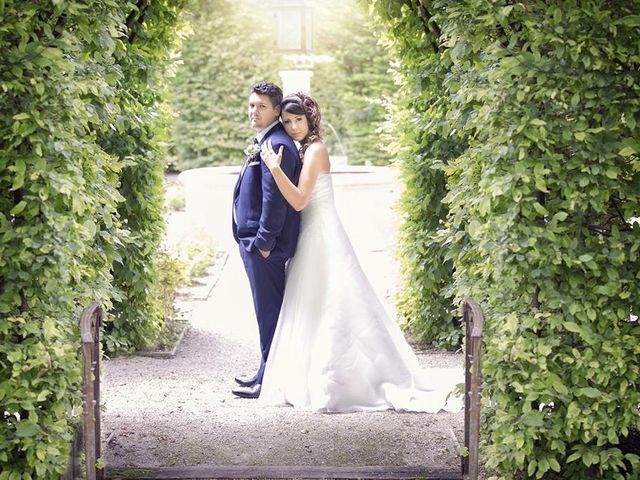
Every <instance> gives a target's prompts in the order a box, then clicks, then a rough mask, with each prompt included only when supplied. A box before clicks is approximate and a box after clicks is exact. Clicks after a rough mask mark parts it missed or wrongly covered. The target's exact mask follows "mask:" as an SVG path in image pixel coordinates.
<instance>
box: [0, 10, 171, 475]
mask: <svg viewBox="0 0 640 480" xmlns="http://www.w3.org/2000/svg"><path fill="white" fill-rule="evenodd" d="M147 3H148V2H146V1H140V2H139V4H140V5H136V3H135V2H122V1H116V0H92V1H67V2H58V1H35V0H5V1H3V2H0V65H2V68H1V69H0V104H1V105H2V112H1V113H0V145H1V147H0V238H1V239H2V240H1V241H0V418H1V420H0V479H2V480H5V479H36V478H37V479H53V478H57V477H58V475H59V474H60V473H61V472H62V471H63V470H64V469H65V466H66V462H67V456H68V449H69V446H70V441H71V438H72V430H73V428H72V424H73V422H74V420H77V419H78V416H79V414H80V412H79V404H80V394H79V390H80V381H81V371H80V361H79V347H80V339H79V332H78V327H77V322H78V319H79V315H80V312H81V311H82V309H83V308H84V307H85V306H86V305H88V304H89V303H90V302H91V301H94V300H97V301H99V302H101V303H102V304H103V305H105V306H106V307H110V306H111V299H112V298H114V296H115V293H114V290H113V286H112V282H113V277H112V273H111V272H112V265H113V263H114V262H116V263H124V260H123V257H124V256H125V255H129V253H128V250H127V249H126V248H122V245H123V244H126V245H131V242H132V239H133V241H134V242H138V244H140V242H139V240H138V239H137V238H136V236H137V235H142V234H140V233H139V232H145V231H147V230H149V229H151V230H153V228H156V227H152V228H150V227H149V226H148V225H149V224H148V223H145V221H141V222H140V225H143V226H139V224H136V223H135V220H136V216H141V215H142V216H144V215H147V213H146V210H143V209H141V208H140V206H137V205H130V208H131V212H132V213H131V214H130V215H127V214H126V213H127V212H124V209H123V208H121V211H120V212H118V207H119V205H120V204H121V202H122V201H123V199H124V198H123V196H122V193H123V194H124V195H126V196H127V197H128V203H134V202H136V201H138V199H139V198H142V197H143V196H145V195H148V196H147V197H145V202H151V203H153V202H154V201H157V200H154V199H153V198H152V199H151V200H149V197H154V196H155V198H157V193H155V192H157V191H158V187H157V185H158V184H157V181H156V183H155V184H153V181H155V180H156V179H157V174H155V173H153V172H156V171H157V167H156V166H155V164H157V163H158V162H160V164H162V161H161V160H159V159H157V158H155V159H154V158H153V157H152V156H151V155H150V154H149V152H150V150H152V149H151V148H149V147H147V145H148V144H149V142H150V141H149V140H148V139H147V138H146V137H145V135H146V132H148V131H149V128H150V127H148V126H147V124H148V122H149V121H150V117H151V112H148V111H147V110H146V108H145V107H146V106H148V105H149V103H150V102H151V101H153V96H152V95H150V94H147V93H146V92H148V91H150V88H151V87H146V88H145V86H144V85H145V84H144V81H147V82H150V81H151V80H152V77H151V76H150V75H148V72H147V73H146V74H138V73H136V74H135V75H133V74H129V71H127V69H126V68H125V66H126V65H127V64H128V63H129V62H130V61H136V62H137V64H136V68H138V69H143V63H144V62H145V61H146V62H149V63H151V62H155V61H157V59H158V58H160V57H161V56H162V55H164V52H162V55H158V54H151V53H150V52H149V50H152V49H154V50H156V51H161V50H163V49H166V46H163V45H162V44H161V43H158V44H155V45H153V42H151V41H148V43H146V44H145V45H144V46H143V47H141V51H143V53H144V52H145V49H146V50H147V52H146V53H144V55H142V54H137V55H133V54H132V53H131V49H128V48H127V45H126V42H129V44H131V43H132V42H131V38H132V32H133V28H134V25H132V24H131V23H130V22H131V19H132V18H135V19H136V22H137V25H139V27H136V28H139V29H143V28H146V27H143V26H142V25H143V23H144V20H140V21H138V20H139V18H140V17H139V16H138V15H137V13H138V12H141V11H142V8H141V7H142V6H144V5H146V4H147ZM153 5H154V7H153V12H154V13H153V15H152V16H153V17H154V18H162V19H163V20H162V23H163V25H164V30H163V31H162V32H160V31H158V30H155V31H154V32H153V33H152V34H151V33H150V34H149V35H155V37H156V38H157V39H158V40H159V41H165V40H166V39H168V38H169V37H170V35H169V32H170V31H172V29H173V28H175V25H174V23H175V15H176V12H177V10H176V8H178V7H179V5H180V4H179V3H177V2H172V1H163V2H153ZM132 12H135V13H133V14H132ZM131 15H133V16H131ZM159 23H161V22H160V21H158V24H159ZM138 35H142V33H138ZM165 43H166V42H165ZM151 45H153V46H151ZM129 55H131V56H129ZM145 75H148V76H147V77H146V78H145ZM125 79H128V80H129V81H131V79H135V80H136V82H135V84H132V85H130V86H132V87H134V88H136V89H137V90H136V91H135V92H129V94H130V99H129V100H124V99H125V98H126V93H127V92H126V88H127V85H126V84H124V83H123V82H124V81H125ZM143 79H144V80H143ZM136 95H137V96H136ZM131 98H134V99H135V101H134V100H131ZM136 109H137V111H136ZM135 114H138V116H137V117H136V116H134V115H135ZM132 120H135V122H136V123H137V125H136V127H135V128H136V129H137V130H136V131H134V130H133V128H134V127H130V126H129V125H128V124H127V122H131V123H133V122H132ZM114 131H117V132H118V133H119V134H113V133H111V132H114ZM138 132H145V133H142V134H139V133H138ZM126 133H128V134H130V135H129V136H127V135H126ZM120 134H121V135H120ZM118 142H123V143H128V145H127V146H125V147H123V146H122V145H120V144H118ZM134 144H135V148H132V147H131V145H134ZM124 152H126V153H124ZM140 152H142V153H140ZM143 159H144V160H146V161H147V162H148V164H147V165H146V166H145V164H144V163H143V162H142V160H143ZM151 164H153V165H151ZM135 168H139V171H144V173H127V172H128V171H131V169H135ZM123 172H124V173H123ZM148 172H151V173H148ZM154 175H156V177H154ZM152 180H153V181H152ZM154 185H155V186H154ZM119 186H120V187H121V190H122V193H121V192H119V191H118V187H119ZM149 189H155V190H154V192H152V193H148V192H149ZM129 192H136V194H135V195H132V196H130V197H129ZM146 205H147V203H145V204H142V205H141V207H143V208H144V207H145V206H146ZM151 213H152V214H151V215H149V218H150V219H151V220H150V221H151V222H153V223H154V224H157V223H159V222H160V219H159V216H158V215H156V214H154V212H153V211H152V212H151ZM123 217H124V221H122V220H121V218H123ZM144 225H146V226H144ZM149 237H150V240H148V241H147V239H146V238H145V243H144V245H143V248H144V250H145V251H144V255H146V256H148V255H149V253H150V251H151V250H152V249H153V248H154V247H153V242H154V241H156V240H157V234H152V235H149ZM127 248H128V247H127ZM145 258H147V257H145ZM135 269H137V270H138V272H139V274H138V275H136V274H132V275H131V276H130V279H129V283H126V284H125V282H123V281H121V282H120V285H121V286H122V289H121V291H122V292H125V291H127V292H128V289H129V288H130V287H132V288H138V285H137V284H136V282H137V281H139V279H140V278H142V279H144V281H145V282H146V285H147V286H148V285H149V284H150V280H148V278H149V277H148V276H147V264H143V263H142V262H140V263H138V264H136V265H134V266H133V267H130V271H134V270H135ZM134 306H135V304H134ZM121 308H122V309H124V308H126V307H125V306H122V307H121Z"/></svg>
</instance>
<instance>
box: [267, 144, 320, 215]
mask: <svg viewBox="0 0 640 480" xmlns="http://www.w3.org/2000/svg"><path fill="white" fill-rule="evenodd" d="M262 159H263V160H264V162H265V164H266V165H267V167H269V170H270V171H271V175H273V179H274V180H275V181H276V185H278V189H279V190H280V193H282V196H283V197H284V198H285V200H286V201H287V202H288V203H289V205H291V206H292V207H293V208H294V209H295V210H297V211H298V212H299V211H300V210H302V209H303V208H304V207H306V206H307V204H308V203H309V199H310V198H311V193H312V192H313V187H314V186H315V184H316V180H317V178H318V175H320V174H321V173H328V172H329V153H328V152H327V149H326V148H325V146H324V145H323V144H322V143H320V142H315V143H312V144H311V145H309V148H307V151H306V152H305V154H304V163H303V164H302V171H301V172H300V179H299V180H298V185H297V186H296V185H294V184H293V183H292V182H291V180H289V177H287V176H286V175H285V173H284V172H283V171H282V169H281V168H280V159H281V152H278V153H275V152H273V150H271V149H270V147H266V148H265V149H264V150H263V153H262Z"/></svg>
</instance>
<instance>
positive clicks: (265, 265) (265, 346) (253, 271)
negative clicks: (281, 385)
mask: <svg viewBox="0 0 640 480" xmlns="http://www.w3.org/2000/svg"><path fill="white" fill-rule="evenodd" d="M240 256H241V257H242V261H243V263H244V268H245V271H246V272H247V276H248V277H249V284H250V285H251V294H252V296H253V307H254V309H255V312H256V320H257V321H258V330H259V332H260V351H261V354H262V358H261V361H260V367H259V369H258V373H257V374H256V382H257V383H262V377H263V375H264V368H265V365H266V362H267V358H268V356H269V350H270V348H271V341H272V340H273V334H274V333H275V331H276V325H277V323H278V317H279V316H280V307H281V306H282V298H283V297H284V277H285V264H286V262H287V258H286V257H285V256H284V255H282V254H280V253H279V252H278V249H277V248H276V249H275V250H274V251H273V252H271V255H269V257H267V258H264V257H263V256H262V254H261V253H260V251H259V250H258V249H255V248H254V249H253V250H252V251H251V252H247V250H246V249H245V248H244V247H243V246H242V245H240Z"/></svg>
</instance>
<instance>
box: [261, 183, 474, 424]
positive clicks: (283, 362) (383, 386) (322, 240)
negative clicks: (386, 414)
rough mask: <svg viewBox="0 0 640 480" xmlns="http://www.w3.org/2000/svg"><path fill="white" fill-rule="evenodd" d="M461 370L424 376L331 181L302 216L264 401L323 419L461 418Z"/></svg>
mask: <svg viewBox="0 0 640 480" xmlns="http://www.w3.org/2000/svg"><path fill="white" fill-rule="evenodd" d="M462 382H463V376H462V369H461V368H459V369H421V368H420V367H419V365H418V361H417V358H416V356H415V354H414V353H413V351H412V350H411V347H410V346H409V344H408V343H407V342H406V340H405V338H404V335H403V334H402V331H401V330H400V328H399V327H398V325H397V324H396V323H395V322H394V321H393V320H392V319H391V318H390V317H389V315H388V314H387V313H386V310H385V308H384V307H383V305H382V304H381V302H380V301H379V300H378V297H377V296H376V294H375V292H374V290H373V288H372V286H371V284H370V283H369V281H368V279H367V278H366V276H365V274H364V272H363V270H362V268H361V266H360V264H359V262H358V259H357V257H356V254H355V252H354V250H353V247H352V245H351V242H350V241H349V238H348V237H347V234H346V232H345V230H344V227H343V226H342V222H341V221H340V218H339V216H338V212H337V210H336V207H335V203H334V198H333V186H332V182H331V175H330V174H322V175H320V176H319V177H318V179H317V182H316V186H315V188H314V191H313V194H312V197H311V200H310V201H309V204H308V205H307V207H306V208H305V209H304V210H303V211H302V214H301V225H300V237H299V239H298V246H297V250H296V254H295V256H294V257H293V258H292V259H291V261H290V263H289V266H288V269H287V279H286V287H285V294H284V300H283V304H282V309H281V311H280V318H279V320H278V326H277V328H276V332H275V335H274V338H273V343H272V345H271V350H270V353H269V358H268V361H267V365H266V370H265V375H264V379H263V383H262V392H261V395H260V401H261V402H263V403H265V404H270V405H291V406H293V407H295V408H299V409H303V410H312V411H318V412H325V413H332V412H336V413H337V412H355V411H374V410H387V409H395V410H401V411H417V412H438V411H440V410H443V409H444V410H448V411H458V410H459V409H460V408H461V405H462V399H460V398H457V397H454V395H451V396H450V398H447V397H448V394H449V393H450V392H451V391H452V390H453V389H454V387H455V385H456V384H458V383H462Z"/></svg>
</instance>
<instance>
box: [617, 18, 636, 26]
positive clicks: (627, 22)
mask: <svg viewBox="0 0 640 480" xmlns="http://www.w3.org/2000/svg"><path fill="white" fill-rule="evenodd" d="M615 23H616V24H617V25H624V26H625V27H640V15H627V16H626V17H622V18H620V19H618V20H616V22H615Z"/></svg>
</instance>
